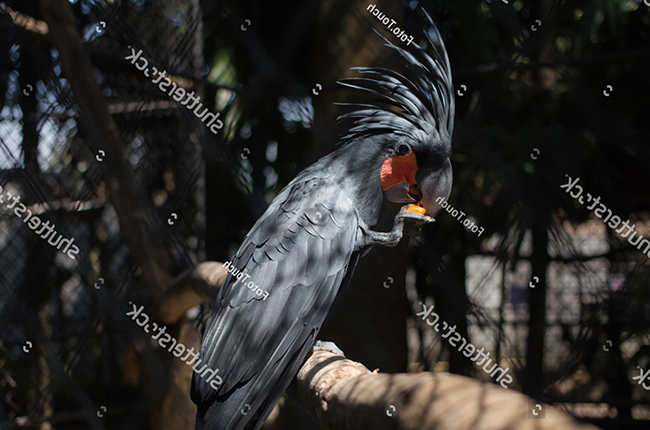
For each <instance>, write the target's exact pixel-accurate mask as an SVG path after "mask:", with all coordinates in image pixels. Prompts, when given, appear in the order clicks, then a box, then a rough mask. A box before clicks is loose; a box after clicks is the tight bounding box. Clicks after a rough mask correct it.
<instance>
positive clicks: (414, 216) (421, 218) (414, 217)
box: [397, 205, 435, 225]
mask: <svg viewBox="0 0 650 430" xmlns="http://www.w3.org/2000/svg"><path fill="white" fill-rule="evenodd" d="M409 206H410V205H404V206H402V209H400V211H399V213H398V214H397V217H399V218H402V219H404V221H413V222H415V225H423V224H428V223H431V222H434V221H435V219H434V218H433V217H430V216H428V215H422V214H419V213H416V212H407V209H408V207H409Z"/></svg>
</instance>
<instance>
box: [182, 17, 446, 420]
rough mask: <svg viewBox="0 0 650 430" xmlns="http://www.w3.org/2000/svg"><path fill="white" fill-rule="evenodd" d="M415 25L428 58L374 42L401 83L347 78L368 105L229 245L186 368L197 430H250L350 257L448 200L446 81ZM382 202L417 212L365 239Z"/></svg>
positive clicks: (436, 45) (307, 342)
mask: <svg viewBox="0 0 650 430" xmlns="http://www.w3.org/2000/svg"><path fill="white" fill-rule="evenodd" d="M424 15H425V17H426V19H427V21H428V25H427V26H428V27H429V29H428V30H427V31H424V34H425V36H426V38H427V39H428V40H429V42H430V44H431V46H432V48H433V51H434V55H433V58H431V57H430V56H429V55H427V53H426V52H425V51H424V50H422V49H421V48H420V47H419V46H417V45H416V44H415V43H413V44H411V46H410V47H406V46H405V48H406V49H403V48H400V47H398V46H395V45H393V44H391V43H390V42H388V41H387V40H386V45H385V46H387V47H389V48H392V49H394V50H395V51H397V52H398V53H399V54H400V55H401V58H402V59H403V60H404V61H405V63H406V72H407V73H405V74H404V75H402V74H400V73H397V72H395V71H392V70H388V69H384V68H355V69H353V70H358V71H359V72H361V73H364V74H367V75H368V76H370V77H368V78H357V79H345V80H343V81H341V83H342V84H343V85H345V86H347V87H351V88H356V89H362V90H366V91H369V92H370V93H372V94H373V95H374V96H378V97H379V103H378V104H376V105H375V104H353V106H358V107H360V108H361V109H359V110H356V111H353V112H350V113H347V114H345V115H342V116H341V117H340V118H339V119H340V120H341V121H342V122H343V123H347V124H348V125H349V126H350V128H349V133H348V134H347V135H346V136H344V137H343V146H342V147H341V148H339V149H338V150H336V151H334V152H333V153H331V154H329V155H327V156H325V157H323V158H321V159H320V160H319V161H318V162H317V163H315V164H313V165H311V166H310V167H308V168H307V169H305V170H304V171H303V172H302V173H300V174H299V175H298V176H297V177H296V178H295V179H294V180H293V181H292V182H291V183H290V184H289V185H287V186H286V187H285V188H284V189H283V190H282V191H281V192H280V194H278V196H277V197H276V198H275V199H274V200H273V202H272V203H271V205H270V206H269V208H268V209H267V210H266V212H265V213H264V214H263V215H262V217H261V218H260V219H259V220H258V221H257V222H256V223H255V225H254V226H253V228H252V229H251V230H250V232H249V233H248V235H247V236H246V238H245V239H244V241H243V243H242V244H241V246H240V247H239V250H238V251H237V254H236V255H235V257H234V258H233V260H232V263H231V266H232V268H233V269H232V270H231V273H230V274H229V275H228V277H227V278H226V280H225V283H224V284H223V287H222V288H221V290H220V291H219V295H218V297H217V300H216V302H215V304H214V307H213V310H212V315H211V317H210V320H209V322H208V324H207V327H206V331H205V335H204V338H203V342H202V344H201V351H200V361H197V363H196V365H195V366H194V370H195V372H194V376H193V379H192V400H193V401H194V403H196V404H197V405H198V412H197V418H196V428H197V429H202V430H236V429H243V428H244V427H245V426H246V425H247V424H248V423H249V422H251V420H252V422H251V426H252V427H254V429H259V428H260V427H261V426H262V424H263V423H264V420H265V419H266V418H267V417H268V415H269V414H270V413H271V411H272V409H273V407H274V405H275V404H276V403H277V401H278V400H279V399H280V397H281V396H282V394H283V393H284V391H285V389H286V388H287V387H288V385H289V383H290V382H291V380H292V379H293V377H294V376H295V375H296V373H297V372H298V370H299V367H300V365H301V364H302V362H303V360H304V359H305V357H306V355H307V354H308V352H309V350H310V348H312V345H313V344H314V342H315V339H316V335H317V333H318V331H319V330H320V327H321V324H322V323H323V320H324V319H325V317H326V315H327V313H328V311H329V309H330V306H331V305H332V302H333V301H334V298H335V296H336V293H337V292H338V290H339V287H340V286H341V284H342V283H343V282H344V281H346V280H347V279H345V278H346V274H347V277H349V276H350V274H351V272H352V270H353V268H354V266H355V264H356V262H357V259H358V256H359V254H360V252H362V251H364V250H365V249H367V248H368V247H370V246H372V245H386V246H395V245H396V244H397V243H398V242H399V240H400V239H401V237H402V231H403V228H404V224H405V221H415V222H416V223H423V222H430V221H433V218H431V217H430V216H433V215H435V214H436V213H437V212H438V210H439V209H440V206H439V205H437V204H436V202H435V199H436V198H438V197H443V198H444V199H446V198H447V197H448V196H449V193H450V190H451V182H452V172H451V162H450V160H449V157H450V156H451V134H452V129H453V119H454V98H453V87H452V83H451V71H450V66H449V59H448V57H447V53H446V51H445V47H444V44H443V43H442V38H441V37H440V34H439V33H438V31H437V29H436V28H435V25H434V24H433V22H432V21H431V19H430V18H429V16H428V15H427V14H426V13H424ZM434 37H435V40H436V41H435V42H434V40H433V38H434ZM407 49H408V51H407ZM384 197H385V198H386V199H387V200H389V201H394V202H398V203H419V204H420V206H421V207H424V210H425V213H424V214H420V213H416V212H411V211H407V210H406V208H407V205H405V206H404V207H403V208H402V211H400V212H399V214H397V216H396V217H395V222H394V226H393V229H392V230H391V231H390V232H377V231H373V230H372V226H374V225H375V224H376V223H377V222H378V218H379V215H380V212H381V210H382V205H383V199H384ZM420 212H421V211H420ZM235 275H237V276H235ZM238 278H239V279H238ZM251 285H252V286H253V287H251ZM260 290H261V292H260ZM205 369H211V370H210V371H209V372H208V371H206V370H205ZM215 372H217V374H218V378H219V379H216V378H213V376H214V374H215ZM208 373H209V374H210V376H209V377H205V376H206V375H207V374H208ZM215 381H217V382H216V383H215Z"/></svg>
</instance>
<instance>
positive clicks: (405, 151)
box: [397, 143, 411, 155]
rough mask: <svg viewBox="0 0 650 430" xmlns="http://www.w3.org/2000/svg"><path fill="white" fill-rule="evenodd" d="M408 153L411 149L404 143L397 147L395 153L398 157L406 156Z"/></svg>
mask: <svg viewBox="0 0 650 430" xmlns="http://www.w3.org/2000/svg"><path fill="white" fill-rule="evenodd" d="M409 152H411V148H409V146H408V145H407V144H405V143H401V144H400V145H399V146H398V147H397V153H398V154H399V155H406V154H408V153H409Z"/></svg>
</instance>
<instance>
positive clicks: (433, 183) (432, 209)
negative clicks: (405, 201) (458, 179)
mask: <svg viewBox="0 0 650 430" xmlns="http://www.w3.org/2000/svg"><path fill="white" fill-rule="evenodd" d="M415 181H416V182H417V185H418V188H419V191H420V192H421V194H422V198H421V201H420V204H421V205H422V206H423V207H424V209H425V210H426V213H425V215H428V216H430V217H433V216H436V214H437V213H438V212H440V210H441V209H442V206H440V203H441V202H442V201H443V200H447V198H448V197H449V194H450V193H451V184H452V181H453V176H452V169H451V161H449V159H447V160H446V161H445V162H444V163H443V164H442V167H440V168H438V169H434V168H432V167H429V168H419V169H418V171H417V172H416V173H415Z"/></svg>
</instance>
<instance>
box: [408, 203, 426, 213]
mask: <svg viewBox="0 0 650 430" xmlns="http://www.w3.org/2000/svg"><path fill="white" fill-rule="evenodd" d="M406 212H415V213H417V214H420V215H424V213H425V212H426V209H424V208H423V207H422V206H418V205H411V206H409V207H408V208H406Z"/></svg>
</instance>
